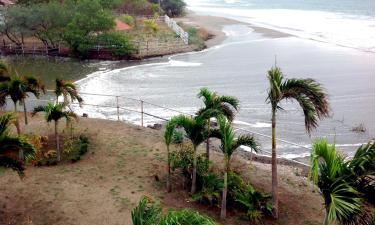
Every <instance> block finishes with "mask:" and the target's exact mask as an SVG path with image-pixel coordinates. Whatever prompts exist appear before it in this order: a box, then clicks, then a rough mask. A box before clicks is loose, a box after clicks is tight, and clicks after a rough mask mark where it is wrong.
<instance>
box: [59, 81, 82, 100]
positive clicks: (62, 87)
mask: <svg viewBox="0 0 375 225" xmlns="http://www.w3.org/2000/svg"><path fill="white" fill-rule="evenodd" d="M55 95H56V103H59V97H60V96H63V98H64V100H63V105H64V106H67V105H69V103H70V102H73V101H75V100H77V101H78V103H79V104H82V103H83V99H82V97H81V96H80V95H79V94H78V91H77V87H76V85H75V84H74V83H73V82H71V81H65V80H62V79H56V89H55Z"/></svg>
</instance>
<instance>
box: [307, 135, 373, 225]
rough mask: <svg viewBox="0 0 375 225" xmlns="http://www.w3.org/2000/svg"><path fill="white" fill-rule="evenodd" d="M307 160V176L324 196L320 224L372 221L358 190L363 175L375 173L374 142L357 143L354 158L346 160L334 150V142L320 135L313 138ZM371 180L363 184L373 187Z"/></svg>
mask: <svg viewBox="0 0 375 225" xmlns="http://www.w3.org/2000/svg"><path fill="white" fill-rule="evenodd" d="M310 161H311V169H310V179H311V180H312V181H313V182H314V183H315V184H316V185H317V186H318V187H319V189H320V191H321V195H322V196H323V198H324V205H325V211H326V214H325V218H324V222H323V225H329V224H332V223H333V222H335V221H336V222H338V223H339V224H361V225H366V224H371V221H373V219H374V218H372V217H371V215H370V214H369V213H367V212H366V211H365V208H364V204H363V203H364V202H365V201H366V198H365V196H366V195H365V193H361V191H360V190H361V187H363V185H364V181H365V180H366V177H367V178H368V177H370V176H373V175H374V174H375V166H374V165H375V144H374V143H369V144H368V145H365V146H362V147H360V148H359V149H358V150H357V153H356V154H355V156H354V158H353V159H352V160H347V159H346V158H345V157H343V156H342V155H340V154H339V153H338V152H337V151H336V148H335V145H329V144H328V143H327V141H326V140H323V139H320V140H316V141H315V142H314V144H313V150H312V152H311V157H310ZM370 182H371V181H368V182H367V184H366V185H370V186H372V188H374V184H371V183H370ZM365 183H366V182H365ZM368 194H370V193H368ZM372 194H373V192H372ZM370 195H371V194H370Z"/></svg>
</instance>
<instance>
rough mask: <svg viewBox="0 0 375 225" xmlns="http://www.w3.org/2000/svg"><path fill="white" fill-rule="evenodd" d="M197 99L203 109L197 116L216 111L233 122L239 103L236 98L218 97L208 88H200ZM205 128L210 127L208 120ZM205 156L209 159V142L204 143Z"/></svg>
mask: <svg viewBox="0 0 375 225" xmlns="http://www.w3.org/2000/svg"><path fill="white" fill-rule="evenodd" d="M198 98H202V99H203V103H204V107H203V108H201V109H200V110H199V111H198V112H197V115H200V114H202V113H204V112H206V111H207V110H217V111H218V112H219V113H220V114H221V115H224V116H225V117H226V118H227V119H228V120H229V121H233V119H234V114H235V111H237V110H238V107H239V101H238V99H237V98H236V97H233V96H227V95H222V96H219V95H218V94H217V93H216V92H211V91H210V90H208V88H202V89H201V90H200V92H199V93H198ZM207 126H208V127H210V126H211V124H210V119H208V121H207ZM206 155H207V159H208V160H209V159H210V142H209V139H207V142H206Z"/></svg>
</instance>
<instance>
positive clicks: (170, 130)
mask: <svg viewBox="0 0 375 225" xmlns="http://www.w3.org/2000/svg"><path fill="white" fill-rule="evenodd" d="M175 126H176V125H175V124H174V122H168V123H167V126H166V128H165V132H164V142H165V144H166V145H167V190H168V192H171V191H172V188H171V181H170V179H171V159H170V151H169V146H170V145H171V143H172V140H173V135H174V133H175Z"/></svg>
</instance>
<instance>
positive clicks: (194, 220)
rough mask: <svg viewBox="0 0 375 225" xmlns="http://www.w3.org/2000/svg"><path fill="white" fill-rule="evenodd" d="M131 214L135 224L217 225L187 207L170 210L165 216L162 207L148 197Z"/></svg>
mask: <svg viewBox="0 0 375 225" xmlns="http://www.w3.org/2000/svg"><path fill="white" fill-rule="evenodd" d="M131 214H132V221H133V225H150V224H153V225H179V224H184V225H197V224H199V225H215V222H214V221H213V220H212V219H210V218H209V217H206V216H203V215H201V214H199V213H198V212H194V211H190V210H186V209H185V210H174V211H169V212H168V214H167V215H165V216H163V215H162V214H161V209H160V208H159V207H157V206H156V205H155V204H154V203H153V202H152V201H151V200H150V199H149V198H146V197H143V198H142V199H141V200H140V202H139V204H138V206H137V207H135V208H134V209H133V210H132V213H131Z"/></svg>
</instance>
